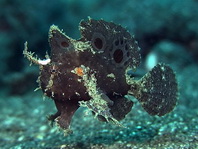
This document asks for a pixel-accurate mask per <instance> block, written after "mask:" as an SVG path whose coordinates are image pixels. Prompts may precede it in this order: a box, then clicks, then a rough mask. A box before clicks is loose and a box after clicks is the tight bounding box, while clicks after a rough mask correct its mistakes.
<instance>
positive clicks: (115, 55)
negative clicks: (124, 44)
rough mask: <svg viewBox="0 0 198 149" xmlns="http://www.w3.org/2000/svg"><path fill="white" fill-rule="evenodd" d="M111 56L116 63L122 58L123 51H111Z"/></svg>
mask: <svg viewBox="0 0 198 149" xmlns="http://www.w3.org/2000/svg"><path fill="white" fill-rule="evenodd" d="M113 58H114V60H115V62H116V63H121V62H122V60H123V52H122V50H120V49H117V50H115V52H114V53H113Z"/></svg>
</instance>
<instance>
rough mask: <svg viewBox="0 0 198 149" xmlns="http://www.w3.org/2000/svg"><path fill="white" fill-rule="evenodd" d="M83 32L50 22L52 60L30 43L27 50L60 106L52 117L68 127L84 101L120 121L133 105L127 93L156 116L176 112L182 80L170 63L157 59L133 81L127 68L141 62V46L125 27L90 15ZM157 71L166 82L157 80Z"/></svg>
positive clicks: (47, 92)
mask: <svg viewBox="0 0 198 149" xmlns="http://www.w3.org/2000/svg"><path fill="white" fill-rule="evenodd" d="M80 31H81V35H82V37H81V38H80V39H79V40H74V39H71V38H70V37H68V36H66V35H65V34H64V33H62V31H60V30H59V29H58V27H56V26H51V28H50V31H49V43H50V47H51V54H50V58H48V59H47V60H44V61H41V60H38V59H36V58H34V57H33V55H32V53H30V52H28V51H27V47H26V48H25V50H24V55H25V56H26V57H27V58H28V59H29V60H30V61H32V62H33V63H36V64H38V65H39V66H40V77H39V83H40V87H41V89H42V90H43V92H44V94H45V95H47V96H48V97H51V98H52V99H53V100H54V102H55V105H56V107H57V110H58V112H57V113H56V114H54V115H51V116H50V117H49V119H50V120H52V121H54V120H55V121H56V122H57V124H58V125H59V126H60V127H61V128H63V129H65V130H67V129H68V128H69V126H70V121H71V119H72V116H73V114H74V113H75V111H76V110H77V109H78V108H79V106H80V105H81V106H85V107H87V108H89V109H90V110H92V111H93V113H94V114H96V115H97V116H98V118H99V119H100V120H102V121H113V122H115V123H117V122H118V121H120V120H122V119H123V118H124V117H125V116H126V114H128V112H130V111H131V108H132V106H133V102H132V101H130V100H129V99H127V98H125V97H124V95H127V94H128V93H129V94H131V95H133V96H135V97H136V98H137V99H138V100H139V101H140V102H141V104H142V106H143V108H145V110H146V111H147V112H148V113H149V114H151V115H159V116H162V115H164V114H166V113H168V112H170V111H172V109H173V108H174V107H175V105H176V101H177V83H176V79H175V75H174V73H173V71H172V69H171V68H170V67H168V66H166V65H164V64H158V65H157V66H156V67H155V69H153V71H151V72H150V73H148V74H147V75H145V76H144V77H143V78H142V79H141V80H139V81H134V80H132V79H130V78H129V76H128V77H127V75H126V70H127V69H128V68H132V69H136V67H137V66H138V65H139V63H140V54H139V48H138V45H137V42H136V41H135V39H134V38H133V37H131V35H130V34H129V33H128V32H127V31H126V30H125V29H124V28H122V27H121V26H119V25H116V24H114V23H109V22H105V21H103V20H98V21H96V20H93V19H89V20H88V21H82V22H81V23H80ZM26 46H27V45H26ZM164 68H165V69H166V70H165V71H164ZM77 70H78V71H77ZM156 72H157V73H158V74H157V75H158V77H159V78H161V77H163V79H164V80H165V81H162V80H160V79H157V80H155V77H156V76H157V75H155V74H156ZM158 87H160V90H159V91H158ZM167 92H168V93H167ZM166 94H169V96H166ZM167 97H168V98H167ZM79 103H80V104H79Z"/></svg>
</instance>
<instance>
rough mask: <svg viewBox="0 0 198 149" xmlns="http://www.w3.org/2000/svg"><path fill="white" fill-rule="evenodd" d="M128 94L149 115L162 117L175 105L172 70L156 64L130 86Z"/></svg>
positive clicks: (176, 96) (176, 88)
mask: <svg viewBox="0 0 198 149" xmlns="http://www.w3.org/2000/svg"><path fill="white" fill-rule="evenodd" d="M130 93H131V94H132V95H133V96H135V97H136V98H137V99H138V101H139V102H140V103H141V105H142V107H143V108H144V109H145V110H146V111H147V112H148V113H149V114H150V115H158V116H163V115H165V114H166V113H169V112H171V111H172V110H173V109H174V107H175V106H176V104H177V98H178V86H177V80H176V77H175V73H174V72H173V70H172V69H171V68H170V67H169V66H167V65H165V64H163V63H160V64H157V65H156V66H155V67H154V68H153V69H152V70H151V71H150V72H148V73H147V74H146V75H145V76H143V77H142V78H141V79H140V80H138V81H136V82H135V83H134V84H131V90H130Z"/></svg>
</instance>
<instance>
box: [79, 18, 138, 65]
mask: <svg viewBox="0 0 198 149" xmlns="http://www.w3.org/2000/svg"><path fill="white" fill-rule="evenodd" d="M80 32H81V35H82V38H81V40H85V41H90V42H91V45H92V47H93V48H94V49H95V50H96V51H97V52H98V53H102V54H103V57H105V58H106V59H108V60H110V61H111V62H112V64H114V65H115V66H116V67H122V68H124V69H125V68H127V67H128V66H129V65H130V66H131V67H132V68H136V67H137V66H138V65H139V64H140V53H139V47H138V45H137V42H136V41H135V39H134V38H133V37H132V36H131V35H130V34H129V32H127V30H126V29H125V28H123V27H121V26H120V25H116V24H114V23H112V22H106V21H104V20H93V19H90V18H89V20H88V21H84V20H83V21H81V22H80Z"/></svg>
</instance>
